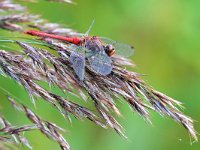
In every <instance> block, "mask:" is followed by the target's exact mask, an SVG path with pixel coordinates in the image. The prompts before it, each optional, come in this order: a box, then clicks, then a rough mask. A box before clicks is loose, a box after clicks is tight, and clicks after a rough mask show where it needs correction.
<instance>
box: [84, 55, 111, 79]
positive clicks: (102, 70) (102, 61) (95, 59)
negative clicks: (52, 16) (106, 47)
mask: <svg viewBox="0 0 200 150" xmlns="http://www.w3.org/2000/svg"><path fill="white" fill-rule="evenodd" d="M88 61H89V64H90V66H91V68H92V69H93V70H95V71H96V72H97V73H99V74H101V75H108V74H110V73H111V71H112V61H111V58H110V57H109V56H108V55H107V54H106V53H105V52H104V51H100V52H99V53H96V54H95V55H93V56H91V57H88Z"/></svg>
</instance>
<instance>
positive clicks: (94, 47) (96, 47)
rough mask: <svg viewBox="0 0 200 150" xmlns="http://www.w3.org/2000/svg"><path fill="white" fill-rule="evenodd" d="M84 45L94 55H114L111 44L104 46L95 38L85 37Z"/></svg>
mask: <svg viewBox="0 0 200 150" xmlns="http://www.w3.org/2000/svg"><path fill="white" fill-rule="evenodd" d="M84 44H85V48H86V49H88V50H91V51H92V52H94V53H95V52H100V51H105V52H106V54H107V55H108V56H112V55H113V54H114V53H115V49H114V47H113V46H112V45H111V44H108V45H106V46H104V45H103V44H102V41H101V40H100V39H99V38H98V37H97V36H92V37H86V38H85V39H84Z"/></svg>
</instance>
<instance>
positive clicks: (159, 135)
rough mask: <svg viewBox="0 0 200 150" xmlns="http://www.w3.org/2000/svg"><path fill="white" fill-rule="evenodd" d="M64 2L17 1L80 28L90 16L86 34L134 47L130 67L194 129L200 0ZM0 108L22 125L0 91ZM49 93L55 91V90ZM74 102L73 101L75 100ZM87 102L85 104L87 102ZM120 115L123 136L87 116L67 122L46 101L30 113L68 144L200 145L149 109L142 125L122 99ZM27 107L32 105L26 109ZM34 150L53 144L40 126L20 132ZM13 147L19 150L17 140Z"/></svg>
mask: <svg viewBox="0 0 200 150" xmlns="http://www.w3.org/2000/svg"><path fill="white" fill-rule="evenodd" d="M75 2H76V3H77V4H76V5H69V4H63V3H47V2H44V1H42V0H41V1H40V2H39V3H28V2H24V3H23V4H24V5H26V6H27V7H28V8H29V9H30V12H32V13H35V14H40V15H41V16H42V17H43V18H46V19H48V20H49V21H50V22H58V23H61V24H63V25H66V26H67V27H69V28H72V29H75V30H77V31H79V32H85V31H86V30H87V29H88V27H89V25H90V23H91V21H92V20H93V19H95V24H94V26H93V28H92V31H91V34H92V35H100V36H105V37H110V38H112V39H115V40H118V41H122V42H124V43H128V44H130V45H134V47H135V48H136V51H135V54H134V55H133V56H132V57H131V59H132V60H133V61H134V62H135V63H136V64H137V66H136V67H135V68H133V69H132V71H136V72H139V73H143V74H146V75H147V76H144V77H143V78H144V79H145V81H146V82H147V83H149V84H150V85H152V86H153V87H154V88H155V89H157V90H159V91H161V92H163V93H165V94H167V95H169V96H171V97H173V98H175V99H177V100H180V101H181V102H183V103H184V106H185V107H186V108H187V109H185V110H184V113H186V114H187V115H189V116H191V117H192V118H194V120H195V127H196V129H197V131H200V124H199V122H198V121H199V120H200V106H199V105H200V102H199V100H200V58H199V57H200V44H199V43H200V41H199V40H200V29H199V28H200V13H199V10H200V1H199V0H190V1H189V0H76V1H75ZM0 84H1V86H3V87H4V88H5V89H7V90H8V91H11V92H12V93H13V94H14V95H16V96H18V97H20V98H21V100H22V102H23V103H24V104H26V105H28V106H30V107H31V108H33V106H32V104H31V102H30V101H29V99H28V96H27V94H26V93H25V92H24V90H23V88H21V87H19V86H18V85H16V84H15V83H14V82H13V81H12V80H9V79H6V78H4V77H0ZM0 91H1V92H0V98H1V105H2V106H1V111H2V112H3V114H4V115H5V116H6V117H7V118H8V119H9V121H10V122H11V123H13V124H15V125H20V124H22V123H25V122H26V123H28V121H27V119H25V117H24V118H23V117H21V116H23V115H22V114H20V113H16V112H15V111H14V110H12V109H11V106H10V105H9V103H8V102H7V101H6V100H5V99H6V98H5V94H4V93H3V92H2V90H0ZM54 92H56V91H54ZM79 101H80V100H79ZM86 105H87V104H86ZM119 108H120V109H121V111H122V114H123V115H124V118H118V120H119V122H121V124H122V125H123V127H124V129H125V130H126V135H127V136H128V137H129V140H128V141H127V140H124V139H122V138H120V137H119V136H118V135H117V134H116V133H115V132H114V131H112V130H105V129H102V128H100V127H97V126H96V125H94V124H93V123H91V122H89V121H79V120H76V119H73V124H72V125H70V124H69V123H68V122H66V121H65V120H64V119H63V118H62V117H61V116H60V115H59V113H58V112H57V111H55V110H54V109H53V108H52V107H51V106H48V104H46V103H45V102H42V101H38V102H37V108H36V110H35V112H36V113H37V114H40V116H42V117H43V118H44V119H48V120H51V121H53V122H55V123H57V124H58V125H60V126H62V127H63V128H67V133H65V134H64V135H65V137H66V139H67V140H68V141H69V143H70V145H71V147H72V149H74V150H102V149H103V150H121V149H124V150H132V149H134V150H161V149H162V150H168V149H171V150H179V149H183V150H199V149H200V143H194V144H192V145H191V144H190V137H189V135H188V134H187V132H186V130H184V128H183V127H182V126H180V125H178V124H177V123H175V122H174V121H172V120H171V119H168V118H164V117H161V116H159V115H158V114H156V113H154V112H152V113H151V118H152V122H153V125H149V124H147V123H145V121H144V120H142V119H141V118H140V117H139V116H138V115H137V114H134V113H133V112H132V111H131V110H130V109H129V107H128V106H127V105H126V104H125V103H124V104H122V105H120V106H119ZM33 110H34V108H33ZM25 136H26V137H27V138H28V139H29V141H30V143H31V145H32V146H33V148H34V149H35V150H47V149H48V150H57V149H59V146H58V145H57V144H56V143H54V142H53V141H51V140H48V139H46V137H44V136H43V135H41V134H40V132H35V131H34V132H29V133H25ZM19 148H20V149H26V148H24V147H23V146H21V147H19Z"/></svg>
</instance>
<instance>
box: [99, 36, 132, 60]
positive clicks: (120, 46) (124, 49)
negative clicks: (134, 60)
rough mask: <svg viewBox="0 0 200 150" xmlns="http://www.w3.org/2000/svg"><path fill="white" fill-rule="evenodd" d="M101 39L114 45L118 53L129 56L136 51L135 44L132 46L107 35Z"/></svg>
mask: <svg viewBox="0 0 200 150" xmlns="http://www.w3.org/2000/svg"><path fill="white" fill-rule="evenodd" d="M100 39H101V40H102V41H103V42H104V43H106V44H111V45H113V46H114V48H115V51H116V53H117V55H120V56H124V57H129V56H131V55H133V53H134V47H133V46H130V45H128V44H124V43H120V42H116V41H114V40H112V39H109V38H106V37H100Z"/></svg>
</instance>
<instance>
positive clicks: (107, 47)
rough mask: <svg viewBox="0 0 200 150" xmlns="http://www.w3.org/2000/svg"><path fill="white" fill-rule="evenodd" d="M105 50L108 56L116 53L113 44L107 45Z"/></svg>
mask: <svg viewBox="0 0 200 150" xmlns="http://www.w3.org/2000/svg"><path fill="white" fill-rule="evenodd" d="M105 52H106V53H107V54H108V56H112V55H114V53H115V49H114V47H113V46H112V45H111V44H108V45H106V47H105Z"/></svg>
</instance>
